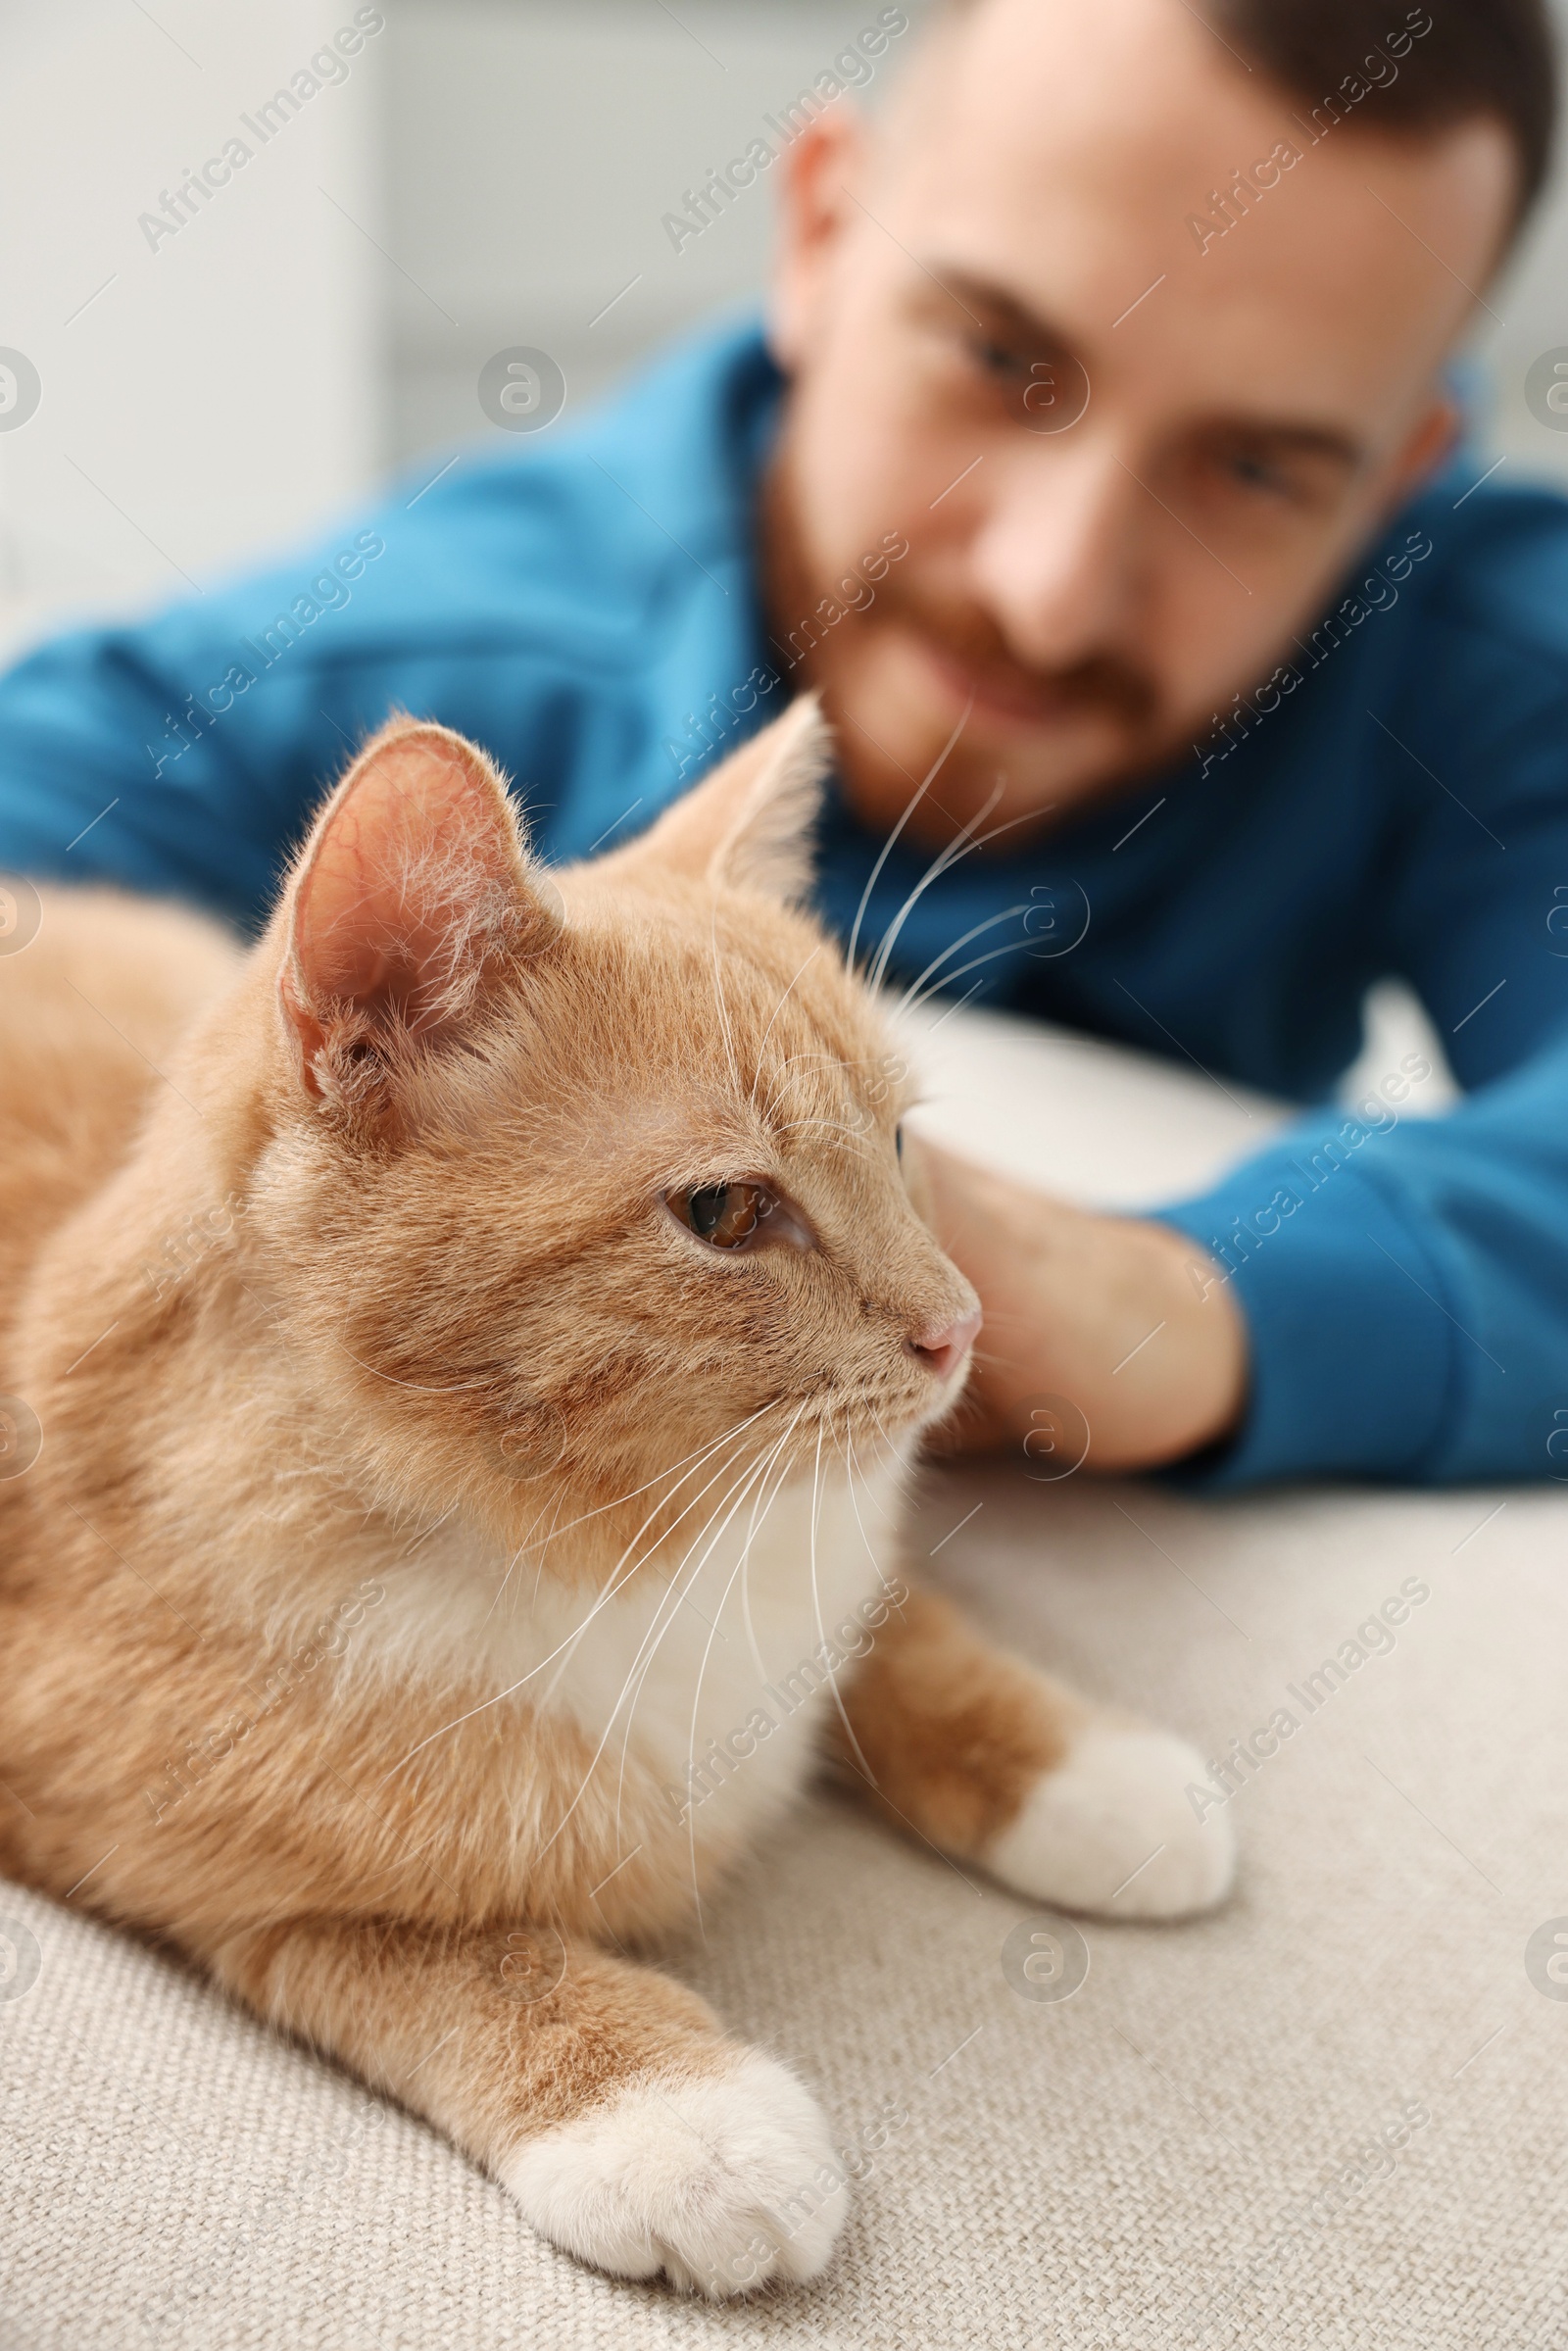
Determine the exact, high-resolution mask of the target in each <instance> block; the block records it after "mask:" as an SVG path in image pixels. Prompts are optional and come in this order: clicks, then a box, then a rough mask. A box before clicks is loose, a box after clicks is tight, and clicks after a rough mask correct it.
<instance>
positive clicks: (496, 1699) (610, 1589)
mask: <svg viewBox="0 0 1568 2351" xmlns="http://www.w3.org/2000/svg"><path fill="white" fill-rule="evenodd" d="M771 1409H772V1407H771V1406H770V1405H766V1404H764V1405H762V1406H761V1407H760V1410H759V1411H757V1412H754V1413H751V1414H750V1415H748V1417H747V1419H746V1420H744V1421H742V1422H740V1423H739V1424H738V1428H737V1429H735V1430H729V1431H727V1432H726V1433H725V1436H724V1437H720V1438H715V1439H714V1440H713V1441H712V1443H711V1445H706V1446H701V1447H699V1448H698V1452H697V1456H696V1457H697V1458H698V1460H699V1462H701V1461H702V1460H706V1459H707V1458H708V1457H710V1456H711V1454H712V1453H713V1452H714V1451H716V1449H717V1448H718V1446H719V1445H723V1444H725V1443H726V1442H727V1441H728V1439H729V1438H730V1437H733V1436H735V1435H736V1434H738V1432H739V1430H744V1429H746V1428H749V1427H750V1426H751V1424H752V1422H753V1421H756V1420H760V1418H761V1415H762V1413H763V1412H766V1411H769V1410H771ZM692 1458H693V1456H692V1455H690V1454H689V1455H687V1459H688V1460H690V1459H692ZM678 1466H680V1464H677V1467H678ZM723 1474H724V1473H723V1470H722V1469H720V1470H719V1471H718V1472H716V1473H715V1476H714V1478H713V1479H711V1480H710V1484H716V1482H717V1478H718V1477H721V1476H722V1475H723ZM659 1484H662V1476H661V1477H659V1478H650V1479H649V1480H648V1482H647V1484H646V1485H644V1486H641V1487H639V1488H638V1489H637V1490H636V1491H637V1492H638V1493H639V1494H646V1493H647V1492H648V1489H649V1487H650V1486H655V1485H659ZM707 1491H708V1488H707V1487H704V1488H703V1489H702V1493H700V1494H698V1495H697V1496H696V1497H695V1499H694V1501H693V1502H690V1503H688V1504H687V1509H688V1510H689V1509H692V1508H694V1507H695V1504H696V1502H697V1501H700V1500H701V1499H702V1494H706V1493H707ZM608 1506H609V1505H607V1507H608ZM663 1507H664V1503H663V1500H662V1499H661V1500H660V1501H658V1502H656V1503H655V1504H654V1507H653V1508H652V1510H650V1511H649V1512H648V1514H647V1516H646V1517H645V1518H644V1520H643V1523H642V1525H641V1526H640V1527H639V1528H638V1530H637V1532H636V1534H635V1535H634V1536H633V1537H632V1539H631V1542H630V1543H628V1544H627V1545H626V1548H625V1550H623V1551H622V1552H621V1554H620V1557H619V1559H618V1560H617V1561H616V1562H615V1565H614V1567H613V1568H612V1570H611V1572H610V1575H609V1576H608V1577H607V1579H606V1582H605V1586H604V1589H603V1590H602V1591H601V1592H600V1593H599V1596H598V1598H597V1599H596V1600H595V1601H594V1603H593V1606H592V1607H591V1608H590V1609H589V1611H588V1614H587V1615H586V1616H585V1617H584V1618H583V1620H582V1622H581V1624H579V1625H578V1626H577V1627H576V1628H575V1630H574V1631H573V1632H571V1633H569V1634H567V1635H566V1637H565V1639H564V1641H558V1642H557V1644H556V1646H555V1648H553V1649H552V1650H551V1651H550V1654H549V1655H548V1656H547V1657H541V1658H540V1659H539V1660H538V1662H537V1663H536V1664H534V1665H531V1666H530V1667H529V1668H528V1671H527V1672H526V1673H525V1674H522V1675H520V1676H519V1677H518V1679H517V1680H516V1681H515V1682H514V1683H512V1684H511V1685H510V1686H509V1687H508V1688H507V1689H506V1690H497V1691H495V1693H494V1694H493V1695H492V1696H490V1697H488V1698H482V1699H481V1700H480V1702H479V1704H478V1705H477V1706H470V1707H468V1708H467V1710H466V1712H465V1713H463V1714H459V1715H454V1716H453V1718H452V1720H451V1721H450V1722H448V1723H443V1724H442V1725H441V1728H440V1729H439V1730H438V1731H432V1732H430V1733H429V1734H428V1736H427V1737H426V1738H424V1739H420V1740H419V1741H418V1742H417V1745H415V1746H412V1747H411V1748H410V1749H409V1751H408V1753H407V1754H406V1755H404V1756H403V1757H401V1758H400V1760H399V1761H398V1762H396V1763H394V1764H392V1765H391V1766H390V1768H389V1769H388V1770H387V1771H385V1772H384V1773H383V1774H382V1776H381V1781H383V1782H384V1781H386V1780H390V1779H391V1778H392V1776H393V1774H394V1773H396V1772H400V1771H402V1770H403V1769H404V1767H405V1766H406V1765H408V1764H410V1763H412V1762H413V1760H414V1758H415V1756H416V1755H417V1754H420V1753H421V1752H422V1751H423V1749H424V1748H425V1747H427V1746H430V1745H432V1744H433V1743H434V1741H435V1740H436V1739H443V1738H445V1736H446V1734H447V1733H448V1732H449V1731H456V1730H458V1729H460V1728H461V1726H462V1725H463V1724H464V1723H466V1722H470V1721H471V1720H472V1719H473V1717H474V1716H475V1715H476V1714H483V1713H485V1712H486V1710H487V1709H488V1708H489V1707H491V1706H499V1705H502V1704H503V1703H504V1702H505V1700H506V1699H508V1698H510V1697H514V1696H515V1694H516V1692H517V1691H518V1690H521V1689H522V1688H523V1686H524V1684H526V1683H528V1682H531V1681H532V1680H533V1677H534V1675H535V1674H538V1673H543V1671H544V1669H545V1667H546V1666H547V1665H550V1664H552V1663H553V1662H554V1660H555V1659H556V1658H557V1657H558V1656H559V1655H560V1654H561V1651H562V1650H563V1649H564V1648H566V1647H568V1646H570V1645H572V1644H573V1643H575V1642H576V1641H580V1640H581V1638H582V1636H583V1634H584V1633H585V1632H586V1631H587V1629H588V1627H589V1625H590V1624H592V1622H593V1620H594V1618H595V1617H596V1616H597V1615H598V1614H599V1612H600V1610H601V1609H602V1608H605V1607H608V1606H609V1604H610V1602H611V1601H612V1600H613V1598H614V1597H615V1595H616V1593H617V1592H620V1591H621V1590H622V1588H623V1587H624V1586H625V1585H626V1584H628V1583H629V1582H630V1581H631V1578H632V1576H634V1575H635V1574H636V1573H637V1570H638V1568H639V1567H640V1566H641V1565H642V1564H643V1562H642V1561H641V1560H638V1561H636V1562H635V1563H634V1564H633V1566H632V1567H631V1569H630V1570H629V1572H628V1573H627V1574H626V1575H621V1574H620V1569H621V1568H622V1567H623V1566H624V1564H625V1562H626V1560H627V1558H628V1557H629V1556H630V1554H631V1552H632V1551H633V1550H634V1549H635V1547H636V1545H637V1543H639V1542H640V1541H641V1540H642V1537H643V1536H644V1535H645V1534H646V1532H647V1531H648V1529H649V1528H650V1527H651V1526H652V1525H653V1523H654V1521H655V1519H657V1518H658V1516H659V1513H660V1511H661V1510H662V1508H663ZM587 1515H589V1516H595V1515H597V1513H594V1512H590V1513H588V1514H587ZM685 1515H686V1511H684V1510H683V1511H682V1512H681V1514H680V1518H684V1517H685ZM680 1518H677V1519H676V1520H675V1522H674V1523H675V1525H676V1526H679V1524H680ZM578 1523H580V1522H578ZM380 1785H381V1782H377V1786H380Z"/></svg>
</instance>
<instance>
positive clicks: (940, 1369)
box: [909, 1310, 980, 1380]
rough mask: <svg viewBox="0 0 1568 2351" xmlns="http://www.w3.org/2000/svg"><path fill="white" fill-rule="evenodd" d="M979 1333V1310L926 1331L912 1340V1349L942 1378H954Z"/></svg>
mask: <svg viewBox="0 0 1568 2351" xmlns="http://www.w3.org/2000/svg"><path fill="white" fill-rule="evenodd" d="M979 1335H980V1315H979V1312H978V1310H977V1311H976V1312H975V1313H973V1314H965V1315H964V1316H963V1317H962V1319H961V1321H958V1322H949V1323H938V1324H936V1325H935V1326H934V1327H933V1328H932V1329H931V1330H929V1331H922V1332H921V1334H920V1336H919V1338H918V1339H911V1340H910V1341H909V1352H910V1354H911V1355H914V1356H917V1357H918V1358H919V1360H920V1362H922V1363H923V1364H924V1365H925V1367H926V1369H927V1370H928V1371H933V1372H935V1373H936V1376H937V1378H938V1379H939V1380H951V1379H952V1377H953V1375H954V1373H955V1372H956V1370H957V1368H958V1366H959V1364H960V1363H961V1362H962V1361H963V1358H964V1356H965V1355H966V1354H967V1353H968V1352H969V1349H970V1348H971V1347H973V1345H974V1343H975V1341H976V1339H977V1338H978V1337H979Z"/></svg>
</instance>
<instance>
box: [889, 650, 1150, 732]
mask: <svg viewBox="0 0 1568 2351" xmlns="http://www.w3.org/2000/svg"><path fill="white" fill-rule="evenodd" d="M909 643H910V644H911V645H912V646H913V648H914V650H915V654H916V658H917V659H918V660H919V661H921V662H922V663H923V665H924V666H925V667H926V668H928V669H930V670H931V671H933V672H934V673H935V675H936V678H937V680H938V683H939V685H940V686H941V688H942V691H943V693H944V696H945V697H946V698H947V699H948V700H950V701H954V702H956V704H957V706H958V708H959V709H960V710H961V709H962V707H963V705H964V704H965V703H966V702H968V701H970V699H971V697H972V699H973V706H974V711H975V714H976V715H977V716H979V717H982V718H990V719H993V720H1000V721H1001V723H1002V724H1003V725H1005V726H1012V727H1042V726H1059V725H1060V724H1061V723H1062V722H1063V720H1066V721H1069V722H1071V721H1078V722H1079V723H1082V722H1083V721H1084V720H1085V719H1088V720H1090V721H1091V722H1093V721H1095V720H1099V721H1101V722H1102V723H1103V721H1104V720H1105V719H1106V718H1107V717H1108V716H1109V715H1110V713H1109V712H1107V711H1106V710H1103V709H1097V708H1095V707H1094V706H1093V705H1091V704H1089V703H1087V702H1086V700H1085V698H1084V696H1083V695H1082V694H1076V693H1073V692H1071V691H1070V690H1064V689H1063V688H1062V687H1060V686H1054V685H1044V684H1041V683H1040V682H1039V681H1038V680H1036V679H1033V678H1028V677H1024V676H1022V675H1021V674H1020V673H1019V672H1017V671H1012V672H1010V673H1008V672H1006V671H998V670H995V669H971V668H970V667H969V666H968V665H967V664H966V663H965V662H963V661H959V660H958V659H957V658H956V656H955V655H953V654H950V653H948V652H947V651H946V650H945V649H944V648H943V647H942V646H941V645H939V644H937V643H936V642H935V641H934V640H933V639H932V638H930V637H926V636H918V637H911V638H910V639H909Z"/></svg>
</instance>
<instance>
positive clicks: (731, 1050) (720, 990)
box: [709, 906, 741, 1094]
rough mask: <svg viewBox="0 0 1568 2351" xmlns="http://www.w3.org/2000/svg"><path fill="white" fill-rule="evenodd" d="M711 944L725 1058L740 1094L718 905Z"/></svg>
mask: <svg viewBox="0 0 1568 2351" xmlns="http://www.w3.org/2000/svg"><path fill="white" fill-rule="evenodd" d="M709 944H710V946H711V949H712V953H713V1003H714V1004H715V1006H716V1007H717V1010H718V1026H719V1033H720V1035H721V1036H722V1037H723V1040H724V1058H725V1060H726V1061H727V1062H728V1063H729V1082H730V1084H731V1085H732V1086H733V1087H734V1089H735V1092H736V1093H737V1094H739V1092H740V1090H741V1075H740V1071H739V1069H738V1068H737V1067H736V1064H735V1040H734V1037H733V1036H732V1035H731V1033H730V1025H729V1007H728V1006H727V1004H725V1002H724V976H723V973H722V972H721V971H720V969H719V962H718V908H717V907H716V906H715V907H714V909H713V917H712V923H711V928H710V931H709Z"/></svg>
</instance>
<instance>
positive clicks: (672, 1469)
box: [548, 1402, 775, 1543]
mask: <svg viewBox="0 0 1568 2351" xmlns="http://www.w3.org/2000/svg"><path fill="white" fill-rule="evenodd" d="M774 1409H775V1406H774V1404H773V1403H771V1402H769V1403H766V1404H759V1405H758V1407H757V1410H756V1411H755V1412H749V1413H747V1415H746V1417H745V1418H744V1419H743V1420H738V1421H736V1422H734V1423H733V1424H732V1426H731V1427H729V1428H728V1429H726V1430H725V1431H724V1432H723V1434H722V1435H721V1436H718V1437H711V1438H710V1439H709V1440H708V1442H707V1443H706V1444H705V1445H694V1446H693V1447H692V1450H691V1451H690V1452H689V1453H683V1454H682V1455H681V1457H680V1459H679V1460H678V1461H672V1462H671V1463H670V1464H669V1465H668V1467H667V1468H665V1469H661V1470H656V1471H655V1472H654V1475H653V1476H652V1477H651V1478H645V1479H644V1481H643V1483H642V1484H641V1486H633V1487H630V1488H629V1489H628V1490H627V1492H626V1493H625V1494H616V1495H615V1496H614V1498H613V1501H608V1502H596V1503H595V1504H594V1506H593V1508H592V1509H591V1510H584V1511H583V1512H581V1514H580V1515H579V1516H578V1517H576V1518H568V1519H567V1521H566V1523H565V1525H564V1527H557V1528H553V1529H552V1530H551V1533H550V1536H549V1539H548V1540H549V1541H550V1542H551V1543H554V1542H555V1541H556V1540H557V1538H558V1536H563V1535H570V1534H572V1533H574V1532H575V1530H576V1529H577V1528H578V1527H585V1526H587V1525H588V1523H589V1521H590V1520H591V1519H595V1518H603V1517H604V1516H605V1514H606V1512H607V1511H610V1510H619V1509H620V1508H622V1507H623V1505H624V1504H625V1503H627V1502H634V1501H636V1499H637V1498H638V1496H639V1494H648V1493H650V1492H651V1491H652V1489H653V1488H654V1487H656V1486H662V1484H663V1483H664V1481H665V1479H666V1478H672V1477H673V1476H674V1475H675V1473H676V1471H677V1470H681V1469H684V1468H685V1467H686V1466H687V1464H688V1463H689V1462H702V1461H704V1460H706V1459H707V1458H708V1457H709V1456H710V1455H711V1453H713V1452H714V1451H716V1450H717V1448H718V1446H719V1445H723V1444H725V1443H726V1442H727V1441H728V1439H730V1438H731V1437H736V1436H738V1435H739V1434H740V1432H741V1431H742V1430H743V1429H749V1428H751V1426H752V1425H753V1423H754V1422H755V1421H759V1420H760V1419H761V1418H762V1416H763V1414H764V1413H766V1412H771V1411H773V1410H774Z"/></svg>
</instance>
